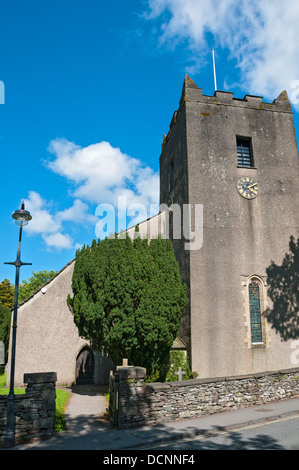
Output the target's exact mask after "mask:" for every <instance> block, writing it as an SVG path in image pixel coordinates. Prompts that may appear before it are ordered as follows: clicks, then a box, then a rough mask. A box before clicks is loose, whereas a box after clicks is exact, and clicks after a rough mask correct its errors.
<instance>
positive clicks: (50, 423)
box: [0, 372, 57, 447]
mask: <svg viewBox="0 0 299 470" xmlns="http://www.w3.org/2000/svg"><path fill="white" fill-rule="evenodd" d="M56 381H57V375H56V372H46V373H35V374H24V383H26V384H27V387H26V393H25V395H15V416H16V420H15V443H16V444H18V443H21V442H24V441H29V440H32V439H41V438H44V437H47V436H51V435H52V434H53V431H54V419H55V408H56V403H55V399H56V388H55V382H56ZM6 410H7V395H0V447H3V440H4V436H5V432H6Z"/></svg>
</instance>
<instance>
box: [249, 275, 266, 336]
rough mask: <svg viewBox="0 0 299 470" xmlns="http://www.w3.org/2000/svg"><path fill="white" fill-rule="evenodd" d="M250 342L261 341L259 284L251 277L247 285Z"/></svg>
mask: <svg viewBox="0 0 299 470" xmlns="http://www.w3.org/2000/svg"><path fill="white" fill-rule="evenodd" d="M248 290H249V310H250V330H251V342H252V343H262V342H263V335H262V316H261V284H260V282H259V281H258V280H257V279H253V280H252V281H251V282H250V283H249V286H248Z"/></svg>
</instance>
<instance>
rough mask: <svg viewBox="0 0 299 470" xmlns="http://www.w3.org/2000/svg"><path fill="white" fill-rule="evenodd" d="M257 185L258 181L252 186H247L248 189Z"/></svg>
mask: <svg viewBox="0 0 299 470" xmlns="http://www.w3.org/2000/svg"><path fill="white" fill-rule="evenodd" d="M256 185H257V183H254V184H251V185H250V186H247V189H251V188H253V186H256Z"/></svg>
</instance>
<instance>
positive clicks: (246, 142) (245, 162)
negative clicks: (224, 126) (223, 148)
mask: <svg viewBox="0 0 299 470" xmlns="http://www.w3.org/2000/svg"><path fill="white" fill-rule="evenodd" d="M237 154H238V166H241V167H245V168H250V167H252V166H253V158H252V150H251V141H250V139H241V138H240V139H239V138H237Z"/></svg>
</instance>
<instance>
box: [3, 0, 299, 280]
mask: <svg viewBox="0 0 299 470" xmlns="http://www.w3.org/2000/svg"><path fill="white" fill-rule="evenodd" d="M298 20H299V5H298V2H296V0H287V1H285V2H283V3H282V2H278V1H277V0H271V1H270V0H264V1H259V2H258V1H257V0H252V2H247V1H245V0H239V1H236V0H222V1H220V0H205V1H203V0H148V1H145V0H144V1H143V0H129V1H124V0H114V1H106V0H85V1H84V2H83V1H81V0H72V1H71V0H60V1H57V0H51V1H49V0H43V1H42V2H41V1H39V0H27V1H26V2H24V1H21V0H15V1H14V0H11V1H7V0H4V1H3V2H1V6H0V81H1V82H2V83H3V84H4V86H5V95H4V98H5V100H4V104H0V155H1V167H2V172H1V186H0V188H1V189H0V190H1V198H0V205H1V215H2V218H1V228H2V230H1V232H0V246H1V247H2V248H1V249H0V281H1V280H2V279H4V278H8V279H10V280H11V282H14V276H15V268H14V267H12V266H7V265H4V262H5V261H14V259H15V256H16V250H17V241H18V228H17V226H16V225H15V224H14V223H13V219H12V218H11V215H12V213H13V212H14V210H15V209H18V208H19V207H20V203H21V200H22V199H24V200H25V202H26V208H28V209H29V210H30V212H31V214H32V217H33V219H32V221H31V223H30V224H29V225H28V227H27V228H26V229H25V230H24V235H23V240H22V256H21V258H22V261H24V262H32V266H24V267H22V268H21V280H22V279H27V278H28V277H30V275H31V272H32V271H34V272H37V271H39V270H43V269H47V270H50V269H53V270H60V269H61V268H63V266H64V265H65V264H66V263H67V262H69V261H70V260H71V259H73V258H74V256H75V250H76V248H77V247H80V246H82V245H83V244H84V243H85V244H90V243H91V241H92V239H93V238H96V231H95V227H96V223H97V221H98V218H97V217H96V216H95V211H96V208H97V207H98V205H99V204H111V205H114V206H116V205H117V202H118V197H122V198H126V201H127V206H128V207H129V208H131V210H132V213H131V212H130V215H131V216H132V215H133V213H134V209H136V208H138V207H141V206H142V207H145V208H146V209H147V210H148V215H150V212H149V208H150V207H154V205H155V204H157V203H158V200H159V188H158V186H159V155H160V150H161V142H162V138H163V134H166V133H167V131H168V127H169V123H170V121H171V118H172V115H173V112H174V111H175V110H176V109H177V108H178V104H179V99H180V95H181V91H182V85H183V80H184V75H185V73H188V74H189V75H190V76H191V78H193V79H194V80H195V82H196V83H197V85H198V86H200V87H201V88H203V92H204V94H207V95H212V94H213V93H214V80H213V68H212V55H211V49H212V48H213V47H214V48H215V54H216V67H217V84H218V89H222V90H229V91H233V92H234V94H235V96H236V97H240V98H243V97H244V95H245V94H249V93H251V94H254V95H260V96H263V97H264V99H265V101H269V102H272V101H273V100H274V99H275V98H276V97H277V96H278V95H279V93H280V92H281V91H282V90H287V91H288V94H289V98H290V99H291V102H292V105H293V112H294V118H295V126H296V132H297V136H298V132H299V115H298V111H299V106H298V102H299V57H298V56H299V53H298V43H299V42H298V33H297V25H298ZM0 103H3V100H2V101H1V87H0Z"/></svg>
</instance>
